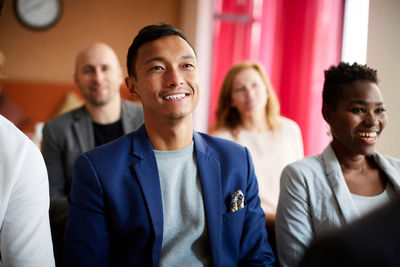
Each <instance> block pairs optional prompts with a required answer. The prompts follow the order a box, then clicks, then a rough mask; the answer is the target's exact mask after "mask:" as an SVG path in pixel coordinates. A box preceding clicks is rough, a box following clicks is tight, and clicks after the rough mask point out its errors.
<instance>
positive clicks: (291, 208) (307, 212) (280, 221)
mask: <svg viewBox="0 0 400 267" xmlns="http://www.w3.org/2000/svg"><path fill="white" fill-rule="evenodd" d="M374 159H375V162H376V163H377V165H378V166H379V167H380V168H381V170H382V171H383V172H384V173H385V174H386V175H387V177H388V179H389V181H390V182H391V183H392V184H393V187H394V189H395V191H397V192H399V191H400V160H398V159H394V158H391V157H388V156H384V155H381V154H379V153H377V152H376V153H375V154H374ZM359 217H360V214H359V212H358V210H357V208H356V206H355V204H354V203H353V200H352V197H351V193H350V191H349V189H348V187H347V185H346V182H345V180H344V177H343V173H342V170H341V167H340V164H339V162H338V160H337V158H336V155H335V152H334V151H333V149H332V146H331V145H329V146H328V147H327V148H326V149H325V150H324V152H323V153H322V154H320V155H314V156H310V157H307V158H304V159H302V160H299V161H296V162H294V163H292V164H289V165H288V166H286V168H285V169H284V170H283V172H282V176H281V186H280V196H279V202H278V208H277V215H276V239H277V249H278V255H279V261H280V263H281V266H284V267H285V266H290V267H292V266H297V265H298V264H299V263H300V261H301V259H302V257H303V254H304V252H305V249H306V248H307V247H308V246H309V245H310V242H311V241H312V239H314V238H315V237H317V236H319V235H320V234H321V233H323V232H325V231H327V230H332V229H335V228H341V227H342V226H344V225H346V224H348V223H349V222H351V221H353V220H355V219H357V218H359Z"/></svg>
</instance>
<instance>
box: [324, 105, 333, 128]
mask: <svg viewBox="0 0 400 267" xmlns="http://www.w3.org/2000/svg"><path fill="white" fill-rule="evenodd" d="M322 116H323V117H324V120H325V121H326V122H327V123H328V124H330V123H331V121H332V120H331V117H332V110H331V108H330V107H329V106H327V105H323V106H322Z"/></svg>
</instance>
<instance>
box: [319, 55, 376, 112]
mask: <svg viewBox="0 0 400 267" xmlns="http://www.w3.org/2000/svg"><path fill="white" fill-rule="evenodd" d="M356 81H367V82H372V83H376V84H378V75H377V71H376V70H374V69H372V68H370V67H368V66H367V65H360V64H357V63H353V64H352V65H350V64H349V63H344V62H340V63H339V64H338V65H337V66H331V67H330V68H329V69H328V70H326V71H325V82H324V89H323V92H322V103H323V105H328V106H330V107H331V108H333V109H335V108H336V105H337V103H338V102H339V100H340V98H341V97H342V94H343V89H344V85H346V84H349V83H353V82H356Z"/></svg>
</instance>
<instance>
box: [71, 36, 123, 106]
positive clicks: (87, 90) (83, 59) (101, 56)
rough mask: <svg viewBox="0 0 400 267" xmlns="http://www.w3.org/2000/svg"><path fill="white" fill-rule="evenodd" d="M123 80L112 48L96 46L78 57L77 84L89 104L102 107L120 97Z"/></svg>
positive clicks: (92, 46)
mask: <svg viewBox="0 0 400 267" xmlns="http://www.w3.org/2000/svg"><path fill="white" fill-rule="evenodd" d="M122 80H123V77H122V70H121V66H120V65H119V62H118V59H117V56H116V55H115V53H114V51H113V50H112V49H111V48H110V47H108V46H106V45H104V44H94V45H91V46H89V47H88V48H86V49H85V50H83V51H82V52H81V53H80V54H79V55H78V57H77V60H76V72H75V83H76V84H77V86H78V87H79V88H80V90H81V92H82V94H83V96H84V97H85V99H86V101H87V102H88V104H90V105H93V106H102V105H105V104H107V103H109V102H110V101H112V100H113V99H115V97H118V96H119V88H120V86H121V84H122Z"/></svg>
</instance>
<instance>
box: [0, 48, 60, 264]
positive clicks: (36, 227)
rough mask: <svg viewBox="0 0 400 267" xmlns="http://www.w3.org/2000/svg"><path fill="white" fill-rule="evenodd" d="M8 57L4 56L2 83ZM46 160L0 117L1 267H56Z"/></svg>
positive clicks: (1, 61) (15, 129) (16, 129)
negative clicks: (50, 222)
mask: <svg viewBox="0 0 400 267" xmlns="http://www.w3.org/2000/svg"><path fill="white" fill-rule="evenodd" d="M3 64H4V55H3V54H2V53H1V52H0V79H1V73H2V72H1V70H2V68H3ZM48 211H49V182H48V178H47V172H46V165H45V164H44V161H43V157H42V155H41V153H40V151H39V149H38V148H37V147H36V145H35V144H33V143H32V142H31V141H30V140H29V139H28V137H27V136H25V135H24V134H23V133H22V132H21V131H20V130H18V128H17V127H15V125H14V124H12V123H11V122H10V121H8V120H7V119H6V118H4V117H3V116H1V115H0V226H1V227H0V229H1V230H0V255H1V257H0V266H4V267H7V266H18V267H28V266H29V267H36V266H37V267H39V266H54V256H53V246H52V243H51V234H50V224H49V213H48Z"/></svg>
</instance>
